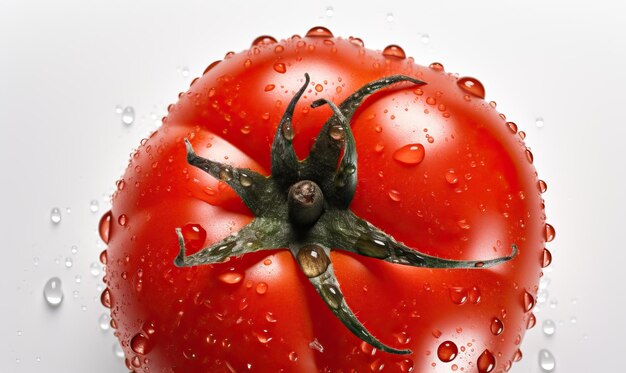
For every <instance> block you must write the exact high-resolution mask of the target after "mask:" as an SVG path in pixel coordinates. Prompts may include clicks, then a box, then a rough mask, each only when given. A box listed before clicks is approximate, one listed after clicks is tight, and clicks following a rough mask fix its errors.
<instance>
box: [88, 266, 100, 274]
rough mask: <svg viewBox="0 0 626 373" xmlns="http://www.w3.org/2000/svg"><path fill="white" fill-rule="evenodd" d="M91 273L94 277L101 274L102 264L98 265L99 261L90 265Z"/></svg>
mask: <svg viewBox="0 0 626 373" xmlns="http://www.w3.org/2000/svg"><path fill="white" fill-rule="evenodd" d="M89 273H91V275H92V276H93V277H97V276H98V275H100V266H99V265H98V263H96V262H92V263H91V264H90V265H89Z"/></svg>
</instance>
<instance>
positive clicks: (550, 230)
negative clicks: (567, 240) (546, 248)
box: [545, 223, 556, 242]
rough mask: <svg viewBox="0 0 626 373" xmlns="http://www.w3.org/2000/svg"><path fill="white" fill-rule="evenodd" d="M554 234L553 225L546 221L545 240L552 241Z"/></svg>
mask: <svg viewBox="0 0 626 373" xmlns="http://www.w3.org/2000/svg"><path fill="white" fill-rule="evenodd" d="M555 236H556V231H555V230H554V227H553V226H552V225H550V224H548V223H546V231H545V240H546V242H552V240H554V237H555Z"/></svg>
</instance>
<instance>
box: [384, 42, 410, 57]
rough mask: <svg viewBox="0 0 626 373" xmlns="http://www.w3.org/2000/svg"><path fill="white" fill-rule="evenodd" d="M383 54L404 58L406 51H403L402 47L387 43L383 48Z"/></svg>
mask: <svg viewBox="0 0 626 373" xmlns="http://www.w3.org/2000/svg"><path fill="white" fill-rule="evenodd" d="M383 56H385V57H395V58H400V59H404V58H406V53H404V49H402V48H401V47H400V46H398V45H393V44H392V45H388V46H386V47H385V49H383Z"/></svg>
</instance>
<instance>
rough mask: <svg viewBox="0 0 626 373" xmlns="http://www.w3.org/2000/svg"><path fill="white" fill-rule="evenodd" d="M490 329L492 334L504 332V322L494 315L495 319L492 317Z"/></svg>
mask: <svg viewBox="0 0 626 373" xmlns="http://www.w3.org/2000/svg"><path fill="white" fill-rule="evenodd" d="M490 329H491V334H493V335H500V334H502V331H504V324H503V323H502V321H501V320H500V319H499V318H497V317H494V318H493V319H491V327H490Z"/></svg>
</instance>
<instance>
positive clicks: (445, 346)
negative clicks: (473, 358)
mask: <svg viewBox="0 0 626 373" xmlns="http://www.w3.org/2000/svg"><path fill="white" fill-rule="evenodd" d="M458 353H459V349H458V347H457V346H456V344H455V343H454V342H452V341H445V342H443V343H442V344H440V345H439V347H438V348H437V357H438V358H439V360H441V361H443V362H444V363H448V362H450V361H452V360H454V358H455V357H456V355H457V354H458Z"/></svg>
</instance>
